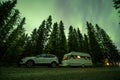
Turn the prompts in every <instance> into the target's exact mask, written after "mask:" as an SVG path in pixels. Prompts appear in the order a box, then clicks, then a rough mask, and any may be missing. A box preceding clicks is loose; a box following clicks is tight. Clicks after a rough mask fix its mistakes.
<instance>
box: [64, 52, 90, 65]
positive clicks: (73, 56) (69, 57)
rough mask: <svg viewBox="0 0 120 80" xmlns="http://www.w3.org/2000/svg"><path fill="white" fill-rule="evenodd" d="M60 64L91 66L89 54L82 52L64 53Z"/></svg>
mask: <svg viewBox="0 0 120 80" xmlns="http://www.w3.org/2000/svg"><path fill="white" fill-rule="evenodd" d="M62 66H82V67H84V66H92V60H91V56H90V55H89V54H87V53H82V52H70V53H68V54H65V55H64V57H63V60H62Z"/></svg>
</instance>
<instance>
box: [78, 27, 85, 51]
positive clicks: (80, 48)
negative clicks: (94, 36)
mask: <svg viewBox="0 0 120 80" xmlns="http://www.w3.org/2000/svg"><path fill="white" fill-rule="evenodd" d="M77 34H78V36H77V37H78V48H79V49H78V51H79V52H83V50H84V49H83V36H82V34H81V32H80V30H79V28H78V29H77Z"/></svg>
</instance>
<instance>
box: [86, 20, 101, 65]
mask: <svg viewBox="0 0 120 80" xmlns="http://www.w3.org/2000/svg"><path fill="white" fill-rule="evenodd" d="M87 30H88V37H89V44H90V54H91V56H92V60H93V63H94V64H98V63H101V62H102V58H101V57H102V54H101V48H100V46H99V43H98V42H97V39H96V32H95V29H94V27H93V25H92V24H91V23H88V22H87Z"/></svg>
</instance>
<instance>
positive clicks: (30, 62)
mask: <svg viewBox="0 0 120 80" xmlns="http://www.w3.org/2000/svg"><path fill="white" fill-rule="evenodd" d="M33 65H34V61H32V60H29V61H27V62H26V66H27V67H32V66H33Z"/></svg>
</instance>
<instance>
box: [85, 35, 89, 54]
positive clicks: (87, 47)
mask: <svg viewBox="0 0 120 80" xmlns="http://www.w3.org/2000/svg"><path fill="white" fill-rule="evenodd" d="M83 52H86V53H90V51H89V41H88V36H87V35H86V34H84V39H83Z"/></svg>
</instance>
